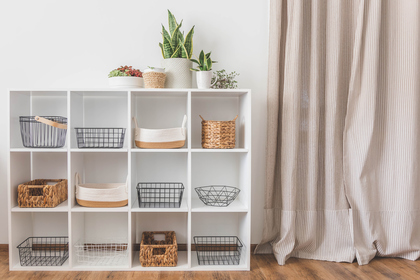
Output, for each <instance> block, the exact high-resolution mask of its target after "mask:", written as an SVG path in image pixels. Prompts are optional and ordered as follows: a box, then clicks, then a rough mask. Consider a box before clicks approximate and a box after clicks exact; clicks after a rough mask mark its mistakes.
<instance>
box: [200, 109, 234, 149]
mask: <svg viewBox="0 0 420 280" xmlns="http://www.w3.org/2000/svg"><path fill="white" fill-rule="evenodd" d="M200 118H201V119H202V120H203V121H202V122H201V146H202V147H203V148H204V149H233V148H235V144H236V135H235V133H236V129H235V127H236V123H235V121H236V119H237V118H238V116H236V117H235V118H234V119H233V120H232V121H206V120H204V118H203V117H202V116H201V115H200Z"/></svg>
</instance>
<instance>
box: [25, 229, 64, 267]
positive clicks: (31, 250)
mask: <svg viewBox="0 0 420 280" xmlns="http://www.w3.org/2000/svg"><path fill="white" fill-rule="evenodd" d="M17 248H18V250H19V258H20V265H21V266H61V265H63V263H64V262H65V261H66V260H67V259H68V258H69V239H68V237H64V236H63V237H28V238H27V239H26V240H25V241H23V242H22V243H20V244H19V245H18V246H17Z"/></svg>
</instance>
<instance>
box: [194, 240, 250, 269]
mask: <svg viewBox="0 0 420 280" xmlns="http://www.w3.org/2000/svg"><path fill="white" fill-rule="evenodd" d="M194 244H195V248H196V252H197V260H198V264H199V265H239V263H240V261H241V252H242V247H243V244H242V242H241V240H239V238H238V237H237V236H194Z"/></svg>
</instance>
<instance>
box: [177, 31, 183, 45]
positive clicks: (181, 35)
mask: <svg viewBox="0 0 420 280" xmlns="http://www.w3.org/2000/svg"><path fill="white" fill-rule="evenodd" d="M178 39H180V40H181V42H182V44H184V32H182V33H181V31H180V32H179V33H178Z"/></svg>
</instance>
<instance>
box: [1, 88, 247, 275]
mask: <svg viewBox="0 0 420 280" xmlns="http://www.w3.org/2000/svg"><path fill="white" fill-rule="evenodd" d="M9 95H10V96H9V97H10V98H9V100H10V110H9V120H8V123H9V134H8V136H7V137H8V142H9V158H8V173H9V176H8V178H9V184H8V203H9V205H8V210H9V218H10V220H9V248H11V249H10V250H9V268H10V270H21V271H90V270H92V271H104V270H106V271H110V270H113V271H199V270H204V271H215V270H223V271H227V270H233V271H235V270H250V256H249V254H248V255H244V256H243V260H242V261H241V264H240V265H239V266H234V265H228V266H213V265H208V266H204V265H198V263H197V257H196V252H192V251H191V244H192V243H193V237H194V236H197V235H203V234H206V233H207V234H208V235H225V236H228V235H233V236H238V237H239V238H240V239H241V241H242V242H243V244H244V248H249V247H250V241H251V240H250V236H251V214H250V212H251V92H250V90H248V89H233V90H213V89H209V90H200V89H145V88H134V89H133V88H118V89H114V88H102V89H101V88H97V89H26V90H10V91H9ZM200 114H201V115H202V116H203V117H204V118H205V119H207V120H232V119H233V118H234V117H235V116H236V115H238V118H237V120H236V148H234V149H203V148H201V119H200V118H199V116H198V115H200ZM25 115H28V116H30V115H61V116H65V117H67V119H68V130H67V138H66V146H65V147H63V148H51V149H46V148H39V149H37V148H24V147H23V146H22V138H21V132H20V125H19V116H25ZM184 115H187V118H188V122H187V127H186V128H187V139H186V144H185V146H184V147H183V148H180V149H140V148H137V147H135V145H134V135H133V133H134V123H133V120H132V118H133V117H136V118H137V120H138V122H139V125H140V126H141V127H144V128H149V129H153V128H157V129H159V128H170V127H179V126H180V125H181V123H182V119H183V117H184ZM75 127H124V128H126V131H125V139H124V146H123V148H121V149H92V148H87V149H79V148H77V138H76V132H75V129H74V128H75ZM76 172H78V173H79V174H80V177H81V181H82V182H89V183H112V182H125V181H126V179H127V177H128V179H127V181H128V186H130V187H129V190H128V200H129V201H128V203H129V205H128V206H124V207H115V208H90V207H82V206H80V205H78V204H77V203H76V201H75V200H76V198H75V181H74V179H75V173H76ZM39 178H50V179H51V178H67V179H68V200H67V201H65V202H63V203H62V204H60V205H58V206H57V207H55V208H19V207H18V206H17V187H18V185H19V184H21V183H23V182H28V181H30V180H33V179H39ZM138 182H180V183H182V184H183V185H184V191H183V197H182V204H181V207H180V208H139V207H138V202H137V190H136V184H137V183H138ZM216 184H219V185H220V184H222V185H229V186H240V189H241V192H240V194H239V196H238V198H237V199H236V200H235V201H233V202H232V203H231V205H229V206H228V207H212V206H206V205H204V204H203V203H202V202H201V201H200V200H198V198H197V195H196V193H195V191H194V187H196V186H207V185H216ZM159 230H164V231H166V230H174V231H175V232H176V235H177V240H178V243H180V244H186V247H187V250H188V251H180V252H178V265H177V266H176V267H142V266H141V265H140V262H139V252H138V251H133V247H134V246H136V244H138V243H139V238H140V239H141V233H142V232H143V231H159ZM52 235H54V236H68V238H69V246H70V248H69V259H68V260H67V261H66V262H65V264H64V265H63V266H50V267H49V266H37V267H36V266H27V267H22V266H20V263H19V252H18V250H17V248H16V247H17V245H19V244H20V243H21V242H22V241H24V240H25V239H26V238H28V237H31V236H33V237H36V236H52ZM85 237H86V238H89V240H102V239H104V240H107V239H109V238H111V239H124V240H127V243H128V250H129V252H128V253H129V254H128V257H127V264H126V265H125V264H124V265H119V266H112V267H108V266H90V265H84V264H79V263H78V261H77V256H76V250H75V248H74V247H72V246H74V244H75V243H76V242H77V241H78V240H79V239H80V238H85ZM244 250H245V249H244Z"/></svg>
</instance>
